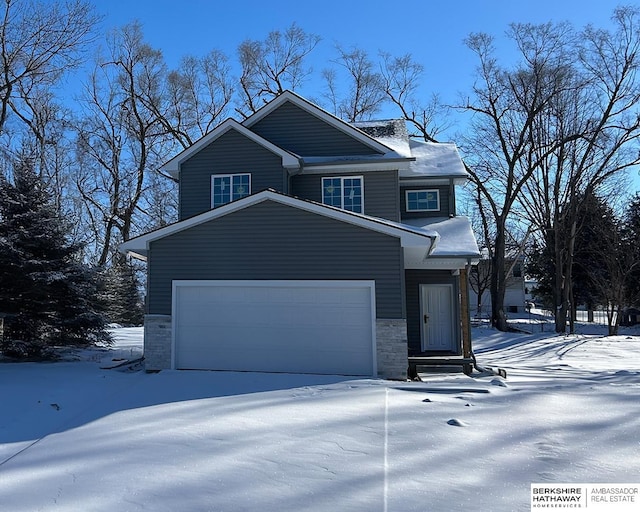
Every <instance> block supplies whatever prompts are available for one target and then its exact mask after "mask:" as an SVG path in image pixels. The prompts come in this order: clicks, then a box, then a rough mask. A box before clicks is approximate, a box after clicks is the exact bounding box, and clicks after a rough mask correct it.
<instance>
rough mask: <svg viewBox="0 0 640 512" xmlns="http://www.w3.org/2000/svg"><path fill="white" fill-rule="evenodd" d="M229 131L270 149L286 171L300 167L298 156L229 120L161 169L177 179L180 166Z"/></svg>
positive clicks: (233, 120)
mask: <svg viewBox="0 0 640 512" xmlns="http://www.w3.org/2000/svg"><path fill="white" fill-rule="evenodd" d="M229 130H235V131H237V132H238V133H240V134H241V135H244V136H245V137H247V138H248V139H250V140H252V141H253V142H255V143H257V144H260V145H261V146H263V147H264V148H266V149H268V150H269V151H271V152H272V153H274V154H276V155H278V156H280V157H281V158H282V166H283V167H284V168H286V169H298V168H299V167H300V159H299V157H298V156H297V155H294V154H293V153H291V152H289V151H286V150H284V149H282V148H280V147H278V146H276V145H275V144H272V143H271V142H269V141H268V140H266V139H264V138H262V137H260V136H259V135H258V134H256V133H254V132H252V131H251V130H249V129H247V128H246V127H245V126H243V125H242V124H240V123H238V121H236V120H235V119H227V120H226V121H224V122H223V123H221V124H219V125H218V126H217V127H216V128H215V129H213V130H212V131H210V132H209V133H207V134H206V135H204V136H203V137H201V138H200V139H199V140H197V141H196V142H194V143H193V144H192V145H191V146H189V147H188V148H187V149H185V150H184V151H182V152H180V153H178V154H177V155H176V156H174V157H173V158H172V159H171V160H169V161H168V162H166V163H165V164H164V165H163V166H162V167H161V168H160V169H161V170H162V171H164V172H166V173H168V174H170V175H172V176H174V177H177V175H178V173H179V172H180V165H181V164H182V163H183V162H184V161H185V160H187V159H189V158H190V157H191V156H193V155H195V154H196V153H197V152H198V151H200V150H201V149H202V148H204V147H206V146H208V145H209V144H211V143H212V142H213V141H215V140H216V139H218V138H219V137H221V136H222V135H224V134H225V133H227V132H228V131H229Z"/></svg>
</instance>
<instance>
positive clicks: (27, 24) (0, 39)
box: [0, 0, 98, 133]
mask: <svg viewBox="0 0 640 512" xmlns="http://www.w3.org/2000/svg"><path fill="white" fill-rule="evenodd" d="M0 8H1V10H0V60H1V63H2V66H1V69H2V72H1V73H0V133H1V132H3V130H4V129H5V125H6V122H7V117H8V115H9V113H10V112H14V113H16V114H18V115H19V117H20V118H21V119H22V120H24V121H27V122H31V124H32V126H35V124H37V122H36V121H35V120H33V119H31V118H30V113H33V111H34V110H33V108H30V106H29V103H30V102H35V101H37V97H38V96H39V95H40V96H41V95H42V94H46V92H47V89H48V88H49V87H51V86H52V85H53V84H54V83H56V82H57V81H58V80H59V79H60V77H61V76H62V75H63V74H64V73H65V72H67V71H69V70H70V69H73V68H74V67H76V66H77V65H78V64H79V63H80V62H81V61H82V59H83V57H84V55H83V50H84V49H85V48H86V46H87V44H88V43H90V42H91V41H92V40H93V38H94V34H93V30H94V27H95V25H96V23H97V21H98V17H97V16H96V15H95V14H94V8H93V6H92V5H91V4H90V3H89V2H85V1H81V0H75V1H69V2H62V1H55V0H54V1H51V2H38V1H35V0H4V1H3V2H2V4H0ZM30 110H31V112H30Z"/></svg>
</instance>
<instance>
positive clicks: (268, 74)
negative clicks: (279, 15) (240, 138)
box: [236, 23, 321, 117]
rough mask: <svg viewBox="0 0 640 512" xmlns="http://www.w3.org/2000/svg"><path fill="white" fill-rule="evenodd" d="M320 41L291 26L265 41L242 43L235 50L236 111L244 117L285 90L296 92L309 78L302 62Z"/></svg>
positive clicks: (278, 31) (318, 37)
mask: <svg viewBox="0 0 640 512" xmlns="http://www.w3.org/2000/svg"><path fill="white" fill-rule="evenodd" d="M320 39H321V38H320V36H317V35H315V34H308V33H307V32H305V31H304V30H302V29H301V28H300V27H298V25H296V24H295V23H293V24H292V25H291V26H290V27H289V28H288V29H287V30H285V31H284V32H281V31H280V30H274V31H272V32H269V34H268V35H267V37H266V38H265V39H264V40H253V39H247V40H245V41H243V42H242V43H241V44H240V46H239V47H238V55H239V58H240V64H241V66H242V76H241V77H240V88H241V106H240V107H239V108H237V109H236V111H237V112H238V113H239V114H240V115H241V116H243V117H247V116H248V115H250V114H252V113H253V112H255V111H256V110H258V109H259V108H260V107H262V106H263V105H264V104H265V103H266V102H268V101H269V100H270V99H272V98H273V97H275V96H277V95H278V94H280V93H281V92H283V91H285V90H286V89H290V90H293V91H295V90H296V89H298V88H299V87H300V86H301V85H302V83H303V82H304V81H305V80H306V79H307V78H308V76H309V75H310V74H311V71H312V70H311V67H308V66H307V65H306V60H305V59H306V57H307V56H308V55H309V54H310V53H311V52H312V51H313V50H314V49H315V47H316V46H317V45H318V43H319V42H320Z"/></svg>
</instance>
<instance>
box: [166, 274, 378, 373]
mask: <svg viewBox="0 0 640 512" xmlns="http://www.w3.org/2000/svg"><path fill="white" fill-rule="evenodd" d="M301 283H302V284H301ZM373 293H374V290H373V284H372V283H355V284H354V282H351V283H349V284H343V283H337V284H334V285H333V286H327V285H325V284H324V283H320V284H319V283H318V282H299V281H297V282H287V281H285V282H278V283H277V284H269V285H265V284H264V283H261V282H241V284H233V285H226V284H225V283H224V282H220V281H218V282H215V284H213V283H212V284H207V283H205V284H199V285H197V286H192V285H184V286H180V285H179V283H177V284H176V286H175V293H174V300H175V304H174V319H175V320H174V321H175V327H174V357H175V367H176V368H193V369H217V370H246V371H275V372H292V373H326V374H331V373H335V374H346V375H372V374H374V373H375V370H374V360H375V357H374V354H375V344H374V332H373V318H374V317H375V316H374V315H375V311H374V310H373V306H372V304H373V298H372V297H373Z"/></svg>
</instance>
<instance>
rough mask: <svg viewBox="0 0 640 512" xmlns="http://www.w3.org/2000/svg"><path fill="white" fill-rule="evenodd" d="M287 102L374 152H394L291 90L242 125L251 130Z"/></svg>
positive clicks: (283, 93) (280, 95)
mask: <svg viewBox="0 0 640 512" xmlns="http://www.w3.org/2000/svg"><path fill="white" fill-rule="evenodd" d="M286 102H291V103H293V104H294V105H296V106H297V107H299V108H301V109H302V110H305V111H306V112H308V113H309V114H311V115H313V116H315V117H317V118H319V119H321V120H322V121H324V122H325V123H327V124H329V125H331V126H333V127H334V128H336V129H337V130H340V131H341V132H343V133H345V134H347V135H348V136H350V137H353V138H354V139H356V140H357V141H359V142H361V143H362V144H365V145H366V146H368V147H370V148H372V149H373V150H374V151H377V152H379V153H381V154H386V153H389V152H393V151H394V150H393V149H392V148H390V147H388V146H386V145H385V144H383V143H382V142H380V141H378V140H376V139H375V138H373V137H370V136H369V135H367V134H366V133H365V132H363V131H362V130H359V129H358V128H357V127H355V126H353V125H352V124H349V123H347V122H345V121H343V120H342V119H340V118H339V117H337V116H334V115H333V114H330V113H329V112H327V111H326V110H324V109H322V108H320V107H318V106H317V105H314V104H313V103H311V102H310V101H308V100H306V99H304V98H303V97H302V96H298V95H297V94H296V93H294V92H292V91H289V90H287V91H284V92H282V93H281V94H279V95H278V96H276V97H275V98H274V99H272V100H271V101H270V102H269V103H267V104H266V105H265V106H263V107H262V108H260V109H259V110H258V111H256V112H255V113H254V114H252V115H250V116H249V117H248V118H247V119H245V120H244V121H243V122H242V125H243V126H246V127H247V128H251V127H252V126H253V125H254V124H256V123H257V122H258V121H260V120H261V119H264V118H265V117H267V116H268V115H269V114H270V113H271V112H273V111H275V110H277V109H278V108H279V107H280V106H281V105H283V104H284V103H286Z"/></svg>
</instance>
